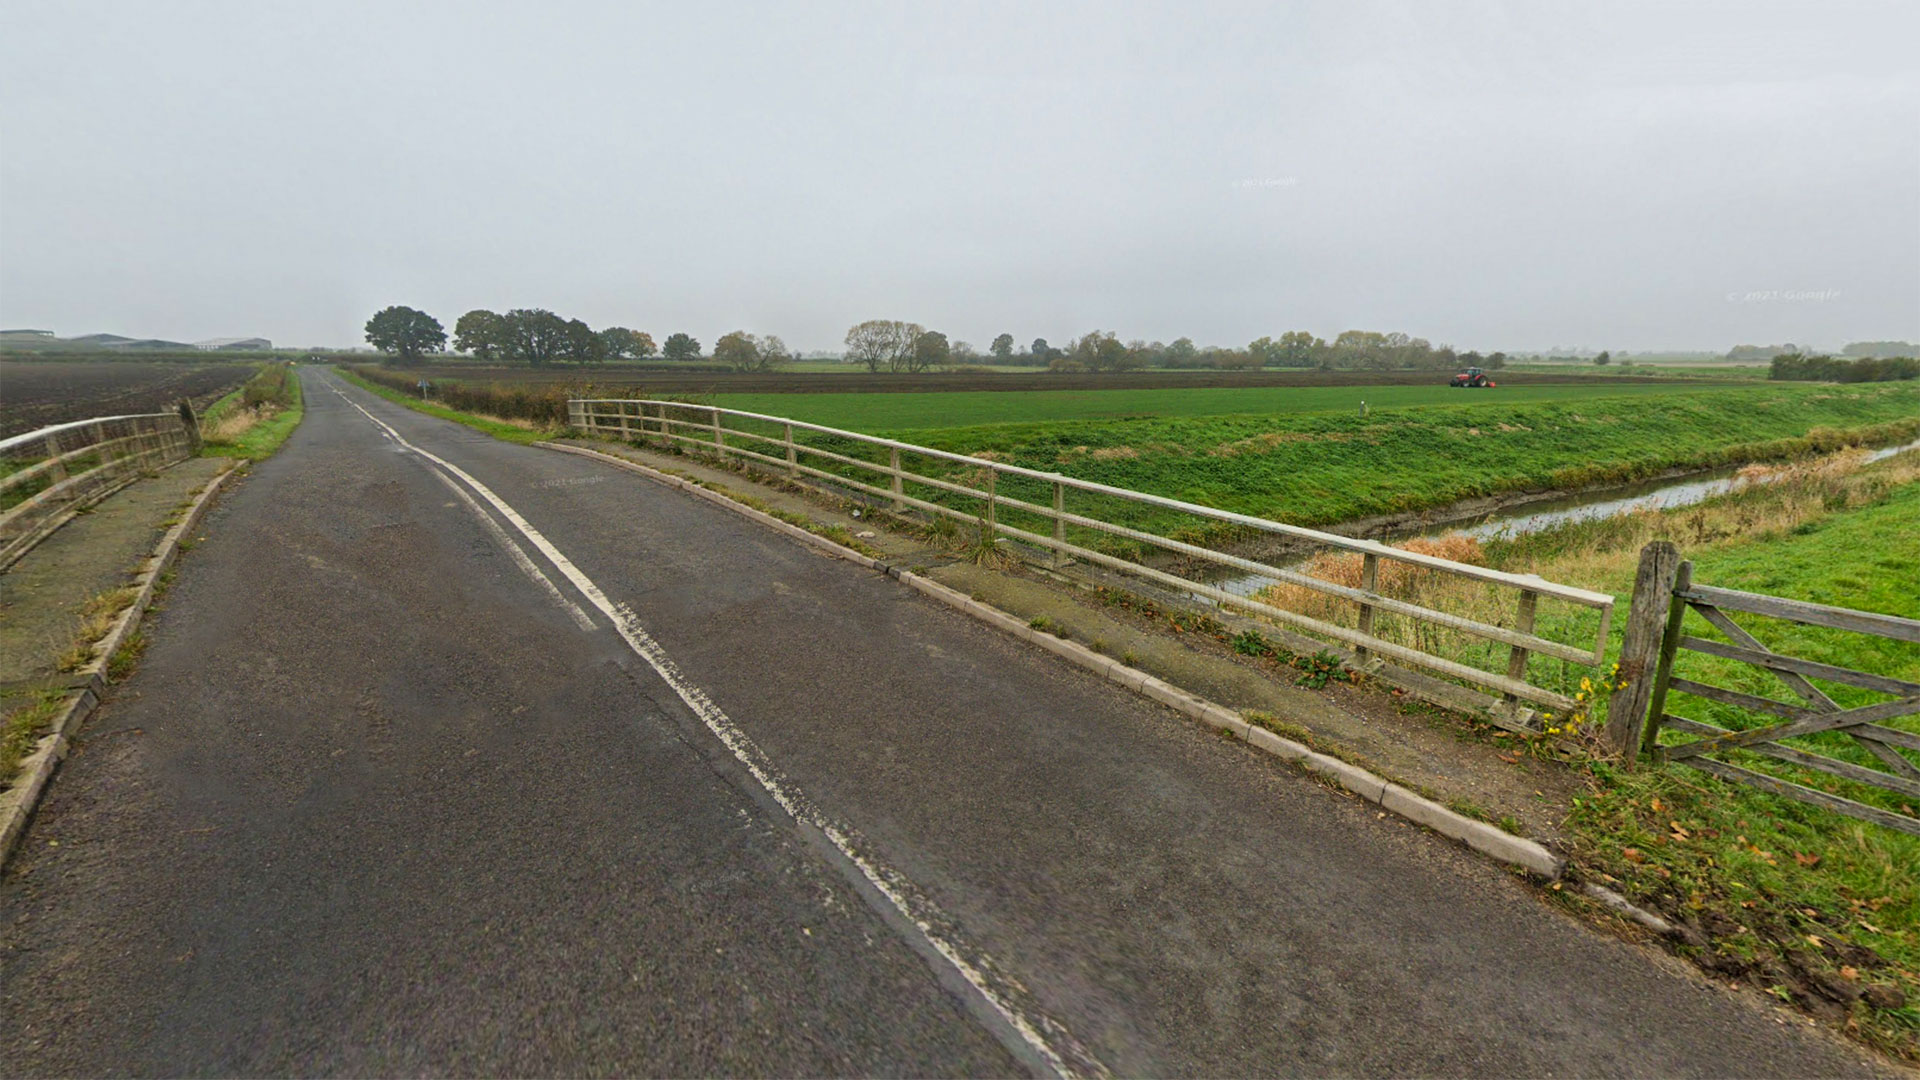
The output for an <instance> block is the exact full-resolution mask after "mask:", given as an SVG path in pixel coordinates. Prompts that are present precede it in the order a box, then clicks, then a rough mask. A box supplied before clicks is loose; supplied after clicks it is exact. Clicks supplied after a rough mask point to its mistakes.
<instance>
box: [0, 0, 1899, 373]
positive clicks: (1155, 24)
mask: <svg viewBox="0 0 1920 1080" xmlns="http://www.w3.org/2000/svg"><path fill="white" fill-rule="evenodd" d="M1916 43H1920V4H1915V3H1911V2H1900V3H1886V4H1863V5H1851V4H1836V3H1807V4H1800V5H1770V4H1763V3H1755V2H1742V3H1731V4H1716V5H1678V4H1673V3H1652V4H1645V5H1639V4H1625V3H1611V2H1609V3H1586V4H1579V5H1573V4H1565V5H1561V4H1547V3H1537V2H1525V3H1514V4H1497V3H1445V2H1433V3H1412V4H1390V3H1389V4H1360V3H1344V2H1343V3H1326V4H1297V5H1280V4H1250V5H1227V4H1216V5H1193V4H1168V5H1164V6H1161V5H1147V4H1119V3H1113V4H1083V5H1082V4H1075V5H1067V4H1034V3H1008V4H978V5H972V4H970V5H943V6H938V7H935V6H932V5H920V4H906V3H875V4H817V5H809V6H799V5H795V6H791V7H776V6H771V5H766V6H762V5H722V4H661V5H657V6H653V5H640V4H629V3H562V2H548V3H538V4H535V3H528V4H505V3H477V2H476V3H447V4H420V3H398V2H391V0H382V2H377V3H366V4H357V3H347V2H342V0H324V2H313V0H303V2H299V3H275V2H264V0H248V2H244V3H146V2H125V3H75V2H59V3H38V2H30V0H4V3H0V324H4V325H6V326H10V327H11V326H34V327H43V328H47V329H52V330H54V331H56V332H58V333H61V334H63V335H72V334H81V333H88V332H92V331H103V330H104V331H114V332H119V333H126V334H136V335H143V336H145V335H154V336H161V337H169V338H176V339H187V340H192V339H197V338H205V337H212V336H216V335H230V334H262V335H266V336H269V337H272V338H273V339H275V340H276V341H277V342H281V343H285V344H292V345H307V344H338V345H345V344H353V343H357V342H358V341H359V338H360V327H361V324H362V323H363V322H364V321H365V319H366V317H367V316H368V315H369V314H370V313H371V312H372V311H373V310H375V309H376V308H378V307H381V306H384V305H386V304H390V303H404V304H410V305H413V306H416V307H421V308H424V309H426V310H428V311H431V312H433V313H434V314H435V315H437V316H439V317H440V319H441V320H442V321H443V322H444V323H446V324H447V325H448V326H449V327H451V325H452V323H453V320H454V319H455V318H456V317H457V316H458V315H459V314H460V313H461V312H463V311H465V310H467V309H469V308H474V307H490V308H495V309H505V308H507V307H516V306H541V307H550V308H553V309H555V310H557V311H560V312H562V313H563V314H566V315H571V316H578V317H581V318H584V319H586V320H587V321H588V322H590V323H593V324H594V325H596V326H601V325H606V324H621V325H627V326H632V327H635V328H637V329H643V330H647V331H650V332H652V333H653V334H654V336H655V337H656V338H664V336H665V334H666V333H668V332H670V331H674V330H686V331H688V332H691V333H693V334H694V335H695V336H696V337H698V338H700V340H701V341H702V342H704V343H711V342H712V340H713V339H714V338H715V337H716V336H717V335H719V334H720V333H722V332H725V331H727V330H731V329H736V328H739V329H747V330H751V331H754V332H759V333H776V334H780V335H782V336H784V337H785V338H786V340H787V341H788V343H789V344H791V345H794V346H797V347H802V348H809V349H811V348H821V347H835V346H837V345H838V344H839V341H840V339H841V337H842V335H843V334H844V333H845V330H846V328H847V326H848V325H850V324H851V323H853V322H856V321H859V320H861V319H867V318H901V319H911V320H914V321H917V322H921V323H925V324H926V325H928V326H930V327H933V328H936V329H942V330H946V331H947V332H948V333H949V334H950V335H952V336H953V337H955V338H957V339H966V340H969V341H972V342H974V343H975V344H976V345H980V346H984V345H985V344H986V343H987V342H988V341H989V340H990V339H991V338H992V337H993V335H994V334H996V333H998V332H1000V331H1002V330H1005V331H1009V332H1011V333H1013V334H1014V336H1015V337H1016V338H1017V339H1018V340H1020V341H1021V342H1026V341H1029V340H1031V339H1032V338H1033V337H1035V336H1036V335H1040V336H1045V337H1047V338H1049V339H1050V340H1053V341H1056V342H1058V341H1060V340H1062V339H1064V338H1067V337H1070V336H1073V335H1077V334H1079V333H1082V332H1084V331H1087V330H1089V329H1094V328H1101V329H1111V330H1114V331H1117V332H1118V333H1119V334H1120V335H1121V336H1122V337H1123V338H1134V337H1141V338H1150V339H1153V338H1157V339H1164V340H1171V339H1173V338H1175V337H1179V336H1182V335H1186V336H1191V337H1193V338H1194V339H1195V340H1196V341H1198V342H1200V343H1202V344H1208V343H1215V344H1243V343H1245V342H1246V341H1248V340H1249V339H1251V338H1254V337H1256V336H1259V335H1262V334H1273V335H1278V334H1279V333H1281V332H1282V331H1285V330H1290V329H1310V330H1312V331H1314V332H1316V333H1319V334H1321V335H1323V336H1327V337H1331V336H1332V335H1333V334H1334V333H1337V332H1338V331H1340V330H1342V329H1347V328H1364V329H1375V330H1405V331H1408V332H1410V333H1414V334H1416V335H1420V336H1424V337H1427V338H1430V339H1432V340H1433V341H1434V342H1435V343H1450V344H1454V345H1456V346H1458V347H1461V348H1482V349H1487V348H1507V349H1514V348H1546V347H1549V346H1553V345H1575V344H1578V345H1586V346H1589V347H1593V348H1603V347H1611V348H1615V349H1621V348H1625V349H1636V350H1642V349H1650V348H1661V347H1670V348H1705V349H1724V348H1726V347H1727V346H1729V345H1732V344H1735V343H1738V342H1751V343H1769V344H1771V343H1776V342H1782V341H1789V340H1790V341H1794V342H1801V343H1808V342H1811V343H1813V344H1816V345H1822V346H1827V347H1833V346H1837V345H1839V344H1840V343H1842V342H1845V341H1850V340H1858V339H1874V338H1889V337H1891V338H1904V339H1907V340H1915V339H1920V60H1916Z"/></svg>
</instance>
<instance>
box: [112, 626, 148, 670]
mask: <svg viewBox="0 0 1920 1080" xmlns="http://www.w3.org/2000/svg"><path fill="white" fill-rule="evenodd" d="M146 651H147V632H146V630H145V629H144V628H140V629H136V630H134V632H133V633H131V634H128V635H127V637H126V640H125V641H122V642H121V643H120V647H119V648H118V649H115V650H114V651H113V655H112V656H111V657H108V658H107V680H108V681H109V682H121V681H123V680H125V679H126V677H127V676H129V675H131V674H133V669H134V668H135V667H137V666H139V663H140V657H141V656H143V655H144V654H145V653H146Z"/></svg>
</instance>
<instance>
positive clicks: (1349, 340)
mask: <svg viewBox="0 0 1920 1080" xmlns="http://www.w3.org/2000/svg"><path fill="white" fill-rule="evenodd" d="M846 349H847V352H846V357H847V359H848V360H849V361H852V362H854V363H860V364H864V365H866V368H867V370H868V371H903V372H913V371H927V370H930V369H932V368H936V367H942V366H953V365H965V364H1006V365H1021V366H1030V367H1045V368H1047V369H1048V370H1050V371H1132V370H1136V369H1139V368H1148V367H1157V368H1217V369H1223V370H1251V369H1254V368H1264V367H1295V368H1321V369H1326V370H1332V369H1372V370H1391V369H1400V368H1428V369H1435V370H1438V369H1442V368H1460V367H1484V368H1502V367H1505V366H1506V364H1507V354H1505V353H1502V352H1494V353H1486V354H1481V353H1478V352H1472V351H1467V352H1459V351H1456V350H1454V349H1453V348H1451V347H1450V346H1446V345H1441V346H1437V347H1436V346H1435V345H1433V344H1432V343H1431V342H1429V341H1427V340H1426V339H1425V338H1416V337H1412V336H1409V335H1407V334H1402V333H1379V332H1375V331H1371V330H1348V331H1345V332H1344V333H1342V334H1340V335H1339V336H1338V337H1336V338H1334V340H1333V341H1331V342H1329V341H1326V340H1324V339H1322V338H1318V337H1315V336H1314V335H1313V334H1311V333H1309V332H1308V331H1305V330H1294V331H1289V332H1287V333H1284V334H1281V335H1280V336H1279V337H1278V338H1273V337H1261V338H1256V339H1255V340H1253V341H1251V342H1249V343H1248V344H1247V346H1246V347H1245V348H1239V349H1233V348H1225V349H1223V348H1218V347H1214V346H1209V347H1206V348H1201V347H1199V346H1196V345H1195V344H1194V343H1193V339H1192V338H1184V337H1183V338H1178V339H1176V340H1175V341H1173V342H1172V343H1171V344H1165V343H1162V342H1158V341H1139V340H1135V341H1121V340H1120V338H1119V335H1117V334H1115V333H1113V332H1112V331H1110V330H1095V331H1092V332H1090V333H1087V334H1084V335H1082V336H1080V337H1079V338H1076V339H1074V340H1072V341H1069V342H1068V343H1067V344H1066V345H1064V346H1056V345H1053V344H1051V343H1049V342H1048V341H1047V339H1046V338H1034V339H1033V342H1032V343H1031V344H1029V345H1026V346H1021V347H1016V345H1015V343H1014V339H1013V335H1012V334H1007V333H1002V334H999V335H996V336H995V337H994V339H993V342H992V344H991V345H989V346H988V347H987V352H986V353H985V354H981V353H977V352H975V351H974V349H973V347H972V346H971V345H968V344H967V343H966V342H964V341H959V342H952V343H949V342H948V340H947V336H946V335H945V334H942V333H940V332H939V331H937V330H928V329H927V328H926V327H924V326H921V325H920V324H919V323H914V322H904V321H901V320H898V319H869V320H867V321H866V322H863V323H858V324H856V325H855V326H853V328H852V329H849V330H848V331H847V337H846ZM1599 362H1601V363H1604V362H1605V361H1599Z"/></svg>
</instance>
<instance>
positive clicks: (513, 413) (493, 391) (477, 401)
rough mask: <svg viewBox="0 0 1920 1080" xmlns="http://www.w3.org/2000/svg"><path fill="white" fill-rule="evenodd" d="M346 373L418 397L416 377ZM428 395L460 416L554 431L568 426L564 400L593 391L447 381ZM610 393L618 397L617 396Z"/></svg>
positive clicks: (364, 369)
mask: <svg viewBox="0 0 1920 1080" xmlns="http://www.w3.org/2000/svg"><path fill="white" fill-rule="evenodd" d="M348 370H349V371H351V372H353V374H355V375H357V376H359V377H360V378H362V379H364V380H366V381H367V382H370V383H372V384H374V385H375V386H380V387H384V388H385V389H388V390H392V391H394V392H396V393H400V394H405V395H407V396H409V397H412V398H414V399H418V398H419V397H420V380H419V378H418V377H417V376H411V375H406V374H403V373H399V372H395V371H391V370H388V369H387V368H383V367H380V366H377V365H374V364H354V365H352V366H351V367H349V368H348ZM428 393H429V399H430V400H432V401H436V402H439V403H440V404H442V405H444V406H446V407H447V408H449V409H456V410H459V411H460V412H468V413H477V414H479V415H482V416H490V417H493V418H495V419H498V420H507V421H521V422H525V423H530V424H534V425H538V426H541V427H548V428H557V427H565V426H566V425H567V399H568V398H571V397H586V396H592V394H593V387H592V385H591V384H589V383H569V382H551V383H517V382H493V383H483V382H467V381H464V380H446V381H440V382H434V383H433V384H432V389H431V390H430V391H429V392H428ZM611 393H613V396H621V395H620V394H619V392H611Z"/></svg>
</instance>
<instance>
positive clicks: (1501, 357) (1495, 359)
mask: <svg viewBox="0 0 1920 1080" xmlns="http://www.w3.org/2000/svg"><path fill="white" fill-rule="evenodd" d="M1481 366H1482V367H1484V368H1486V369H1487V370H1489V371H1499V370H1500V369H1501V368H1503V367H1506V366H1507V354H1506V353H1503V352H1490V353H1488V354H1487V362H1486V363H1485V364H1482V365H1481Z"/></svg>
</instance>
